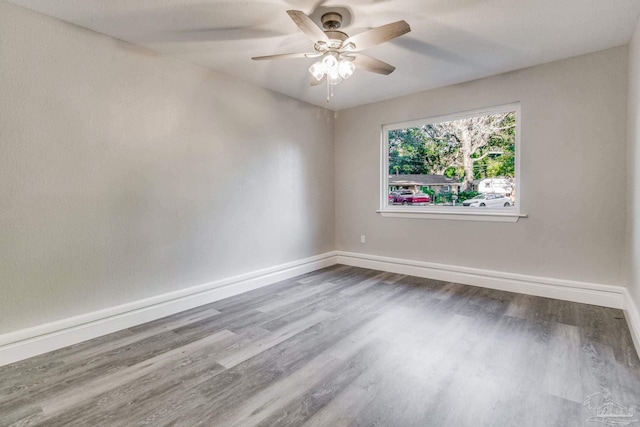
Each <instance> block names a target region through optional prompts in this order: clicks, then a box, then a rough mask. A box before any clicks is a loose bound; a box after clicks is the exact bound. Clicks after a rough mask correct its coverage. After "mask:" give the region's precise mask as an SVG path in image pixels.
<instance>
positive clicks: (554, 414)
mask: <svg viewBox="0 0 640 427" xmlns="http://www.w3.org/2000/svg"><path fill="white" fill-rule="evenodd" d="M594 396H595V397H594ZM598 396H599V397H598ZM590 398H593V401H594V402H613V403H615V404H616V405H619V407H620V408H622V409H621V410H627V411H635V413H640V359H638V355H637V354H636V352H635V348H634V346H633V342H632V340H631V335H630V332H629V329H628V327H627V326H626V323H625V320H624V315H623V313H622V312H621V311H620V310H615V309H609V308H603V307H596V306H590V305H585V304H577V303H570V302H566V301H558V300H553V299H548V298H539V297H533V296H527V295H519V294H515V293H510V292H502V291H497V290H492V289H484V288H477V287H473V286H465V285H461V284H457V283H449V282H443V281H438V280H431V279H425V278H419V277H412V276H403V275H399V274H391V273H384V272H380V271H374V270H369V269H364V268H358V267H348V266H332V267H330V268H326V269H322V270H319V271H315V272H311V273H307V274H305V275H302V276H299V277H296V278H292V279H288V280H285V281H283V282H280V283H278V284H274V285H273V286H269V287H265V288H261V289H257V290H255V291H251V292H247V293H244V294H240V295H236V296H234V297H231V298H227V299H225V300H221V301H217V302H215V303H212V304H208V305H205V306H202V307H197V308H195V309H192V310H188V311H186V312H183V313H178V314H176V315H173V316H169V317H167V318H164V319H158V320H156V321H153V322H149V323H147V324H144V325H139V326H136V327H133V328H129V329H126V330H123V331H118V332H116V333H114V334H110V335H107V336H104V337H99V338H97V339H95V340H91V341H87V342H84V343H79V344H76V345H74V346H70V347H67V348H63V349H60V350H56V351H54V352H51V353H49V354H45V355H41V356H38V357H34V358H32V359H29V360H25V361H21V362H18V363H15V364H12V365H8V366H5V367H0V427H4V426H46V427H67V426H92V427H100V426H109V427H114V426H116V427H117V426H122V427H125V426H126V427H130V426H148V425H153V426H172V425H175V426H181V427H182V426H213V425H215V426H233V427H238V426H242V427H245V426H247V427H249V426H261V427H264V426H274V427H276V426H277V427H282V426H302V425H304V426H306V427H319V426H330V427H341V426H363V427H365V426H366V427H371V426H381V427H382V426H401V427H410V426H416V427H424V426H454V425H455V426H461V427H466V426H470V427H484V426H486V427H495V426H515V425H517V426H523V427H531V426H563V427H564V426H584V425H591V424H592V423H588V422H587V421H586V420H587V418H588V417H589V416H590V415H593V409H592V408H590V407H588V406H586V405H584V402H585V400H588V399H590ZM598 399H600V400H598ZM605 399H609V400H608V401H606V400H605ZM613 403H612V404H613ZM629 425H633V424H629Z"/></svg>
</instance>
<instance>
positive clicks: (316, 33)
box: [287, 10, 329, 42]
mask: <svg viewBox="0 0 640 427" xmlns="http://www.w3.org/2000/svg"><path fill="white" fill-rule="evenodd" d="M287 13H288V14H289V16H290V17H291V19H293V22H295V23H296V25H297V26H298V28H300V31H302V32H303V33H305V34H306V35H307V37H309V38H310V39H311V40H313V41H314V42H318V41H324V42H329V37H327V35H326V34H325V33H324V31H322V29H321V28H320V27H318V26H317V25H316V24H315V23H314V22H313V21H312V20H311V18H309V17H308V16H307V15H305V14H304V12H302V11H300V10H287Z"/></svg>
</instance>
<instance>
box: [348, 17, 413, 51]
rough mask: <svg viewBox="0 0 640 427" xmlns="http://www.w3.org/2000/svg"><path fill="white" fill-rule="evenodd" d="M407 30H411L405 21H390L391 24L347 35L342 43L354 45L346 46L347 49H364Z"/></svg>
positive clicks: (386, 40) (398, 35)
mask: <svg viewBox="0 0 640 427" xmlns="http://www.w3.org/2000/svg"><path fill="white" fill-rule="evenodd" d="M409 31H411V27H410V26H409V24H407V23H406V21H398V22H392V23H391V24H387V25H382V26H380V27H376V28H372V29H371V30H369V31H365V32H364V33H360V34H356V35H355V36H352V37H349V38H348V39H346V40H345V41H344V42H343V43H342V45H343V46H347V45H348V44H349V43H351V44H353V45H354V47H353V48H352V49H349V48H347V49H346V50H347V51H352V52H353V51H360V50H365V49H368V48H370V47H373V46H375V45H378V44H380V43H384V42H388V41H389V40H392V39H395V38H396V37H400V36H401V35H403V34H407V33H408V32H409Z"/></svg>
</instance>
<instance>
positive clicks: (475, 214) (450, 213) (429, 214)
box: [376, 208, 527, 222]
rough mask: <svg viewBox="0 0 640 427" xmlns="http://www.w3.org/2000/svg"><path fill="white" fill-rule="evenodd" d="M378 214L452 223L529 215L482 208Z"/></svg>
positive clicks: (398, 210)
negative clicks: (442, 220)
mask: <svg viewBox="0 0 640 427" xmlns="http://www.w3.org/2000/svg"><path fill="white" fill-rule="evenodd" d="M376 212H377V213H379V214H380V215H382V216H383V217H388V218H416V219H447V220H452V221H489V222H518V220H519V219H520V218H526V217H527V215H525V214H521V213H519V212H516V211H509V212H496V211H488V210H486V209H482V208H480V209H474V210H473V211H471V210H468V211H464V212H462V211H460V210H459V209H455V210H451V209H434V208H432V209H429V210H425V209H424V208H423V209H419V208H418V209H416V208H404V209H401V208H395V209H393V208H389V209H383V210H378V211H376Z"/></svg>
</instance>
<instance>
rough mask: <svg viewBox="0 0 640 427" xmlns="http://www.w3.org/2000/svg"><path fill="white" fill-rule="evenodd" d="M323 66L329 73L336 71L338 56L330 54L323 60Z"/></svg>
mask: <svg viewBox="0 0 640 427" xmlns="http://www.w3.org/2000/svg"><path fill="white" fill-rule="evenodd" d="M322 65H324V67H325V68H326V70H327V71H332V70H336V69H337V68H338V58H336V54H335V53H333V52H328V53H326V54H325V55H324V58H322Z"/></svg>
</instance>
